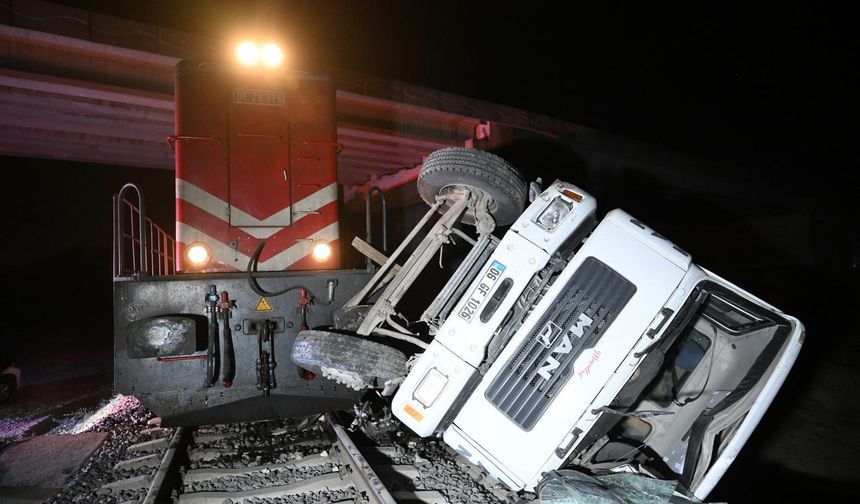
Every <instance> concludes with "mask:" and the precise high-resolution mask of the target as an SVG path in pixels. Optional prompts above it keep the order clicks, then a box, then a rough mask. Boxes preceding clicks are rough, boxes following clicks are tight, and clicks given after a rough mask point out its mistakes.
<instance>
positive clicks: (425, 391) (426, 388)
mask: <svg viewBox="0 0 860 504" xmlns="http://www.w3.org/2000/svg"><path fill="white" fill-rule="evenodd" d="M447 384H448V377H447V376H445V375H443V374H442V373H441V372H440V371H439V370H438V369H436V368H430V370H429V371H427V374H425V375H424V378H421V382H420V383H418V386H417V387H415V391H414V392H412V398H413V399H415V400H416V401H418V402H419V403H421V405H422V406H424V407H425V408H429V407H430V406H431V405H432V404H433V403H434V402H435V401H436V399H437V398H438V397H439V394H441V393H442V390H443V389H444V388H445V385H447Z"/></svg>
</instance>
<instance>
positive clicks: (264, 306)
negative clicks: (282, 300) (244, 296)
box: [254, 297, 272, 311]
mask: <svg viewBox="0 0 860 504" xmlns="http://www.w3.org/2000/svg"><path fill="white" fill-rule="evenodd" d="M254 311H272V305H270V304H269V300H268V299H266V298H264V297H261V298H260V302H259V303H257V307H256V308H254Z"/></svg>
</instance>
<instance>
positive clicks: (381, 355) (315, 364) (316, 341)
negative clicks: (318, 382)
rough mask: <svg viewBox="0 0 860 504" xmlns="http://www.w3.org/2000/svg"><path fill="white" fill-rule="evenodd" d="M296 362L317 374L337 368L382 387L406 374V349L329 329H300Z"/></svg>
mask: <svg viewBox="0 0 860 504" xmlns="http://www.w3.org/2000/svg"><path fill="white" fill-rule="evenodd" d="M291 357H292V359H293V362H295V363H296V365H298V366H301V367H303V368H305V369H309V370H311V371H313V372H315V373H320V372H322V368H330V369H337V370H338V371H343V372H346V373H350V374H353V375H356V376H358V377H361V378H362V379H364V381H366V382H367V383H369V384H371V385H373V386H377V387H382V386H384V384H385V382H387V381H389V380H393V379H397V378H402V377H404V376H406V356H405V355H403V352H401V351H399V350H396V349H394V348H391V347H389V346H386V345H383V344H381V343H376V342H374V341H370V340H367V339H364V338H359V337H356V336H349V335H346V334H339V333H333V332H328V331H318V330H310V331H301V332H300V333H299V334H298V336H296V343H295V345H294V346H293V352H292V355H291Z"/></svg>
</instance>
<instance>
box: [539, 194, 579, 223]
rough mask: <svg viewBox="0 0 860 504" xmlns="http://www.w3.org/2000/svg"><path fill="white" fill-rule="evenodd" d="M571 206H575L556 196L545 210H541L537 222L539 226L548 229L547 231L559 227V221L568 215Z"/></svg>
mask: <svg viewBox="0 0 860 504" xmlns="http://www.w3.org/2000/svg"><path fill="white" fill-rule="evenodd" d="M571 208H573V205H572V204H571V203H568V202H567V201H565V200H563V199H561V198H558V197H556V198H555V199H554V200H552V203H550V204H549V205H548V206H547V207H546V208H545V209H544V211H543V212H541V214H540V215H539V216H538V218H537V220H536V221H535V222H536V223H537V225H538V226H540V227H542V228H544V229H546V230H547V231H552V230H553V229H555V228H556V227H558V223H559V222H561V220H562V219H564V218H565V217H567V214H569V213H570V210H571Z"/></svg>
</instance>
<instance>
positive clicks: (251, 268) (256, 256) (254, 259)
mask: <svg viewBox="0 0 860 504" xmlns="http://www.w3.org/2000/svg"><path fill="white" fill-rule="evenodd" d="M265 246H266V240H260V242H259V243H257V248H256V249H254V253H253V254H251V260H250V261H248V269H247V272H248V285H250V287H251V290H253V291H254V292H255V293H257V294H258V295H260V296H263V297H275V296H280V295H282V294H286V293H287V292H290V291H293V290H296V289H304V290H305V292H307V293H308V295H309V296H310V297H311V298H312V299H314V300H316V303H317V304H319V305H322V306H325V305H328V304H331V300H328V301H327V302H324V303H323V302H320V301H319V298H317V297H316V296H315V295H314V294H313V292H311V290H310V289H308V288H307V287H306V286H304V285H301V284H298V285H292V286H290V287H286V288H284V289H281V290H279V291H274V292H270V291H267V290H265V289H263V288H262V287H261V286H260V284H259V283H258V282H257V278H256V277H254V273H256V271H257V264H258V263H259V261H260V253H262V252H263V247H265Z"/></svg>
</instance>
